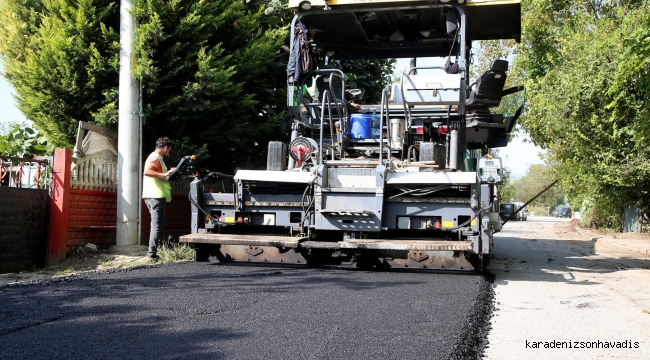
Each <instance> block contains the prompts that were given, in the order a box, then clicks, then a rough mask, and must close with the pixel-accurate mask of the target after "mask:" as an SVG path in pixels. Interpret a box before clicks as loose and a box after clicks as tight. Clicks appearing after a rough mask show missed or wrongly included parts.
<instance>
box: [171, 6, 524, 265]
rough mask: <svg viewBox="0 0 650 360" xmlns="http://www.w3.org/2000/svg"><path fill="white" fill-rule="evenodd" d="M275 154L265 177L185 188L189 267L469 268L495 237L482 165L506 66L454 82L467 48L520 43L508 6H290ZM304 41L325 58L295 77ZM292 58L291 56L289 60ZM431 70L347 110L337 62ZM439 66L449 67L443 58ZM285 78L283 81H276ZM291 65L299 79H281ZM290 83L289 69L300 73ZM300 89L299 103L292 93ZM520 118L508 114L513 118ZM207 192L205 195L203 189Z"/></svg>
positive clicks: (463, 69) (500, 142) (493, 192)
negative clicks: (287, 118)
mask: <svg viewBox="0 0 650 360" xmlns="http://www.w3.org/2000/svg"><path fill="white" fill-rule="evenodd" d="M289 6H290V7H291V8H292V9H294V10H295V12H296V15H295V17H294V19H293V23H292V24H291V26H292V30H293V31H291V54H292V59H291V60H290V63H293V65H290V68H291V69H290V71H289V78H288V88H287V89H288V101H287V105H288V108H289V111H290V113H291V114H292V115H293V116H294V124H293V131H292V135H291V141H290V143H288V144H287V143H282V142H271V143H269V152H268V159H267V169H266V170H239V171H237V172H236V173H235V175H234V176H232V179H231V180H228V182H227V185H223V184H222V185H218V184H213V185H208V183H209V182H210V181H214V180H221V181H223V179H219V178H223V177H224V176H223V175H222V174H219V173H210V174H208V175H206V176H204V177H202V178H198V177H197V178H196V179H195V180H194V181H193V182H192V185H191V191H190V200H191V201H192V204H193V205H192V233H191V234H189V235H186V236H182V237H181V239H180V241H181V242H184V243H188V244H190V245H191V246H193V247H194V248H195V250H196V258H197V260H208V259H210V260H213V261H219V262H225V261H251V262H275V263H294V264H306V263H312V264H356V265H357V266H359V267H363V268H395V267H398V268H403V267H408V268H427V269H448V270H482V269H484V268H485V266H486V264H487V261H488V259H489V256H490V254H491V251H492V236H493V234H494V233H495V232H496V231H499V230H500V225H501V223H500V219H499V205H498V200H497V197H498V196H497V186H498V185H499V184H501V182H502V180H503V168H502V163H501V160H500V159H499V158H498V157H492V156H490V155H489V153H488V150H489V149H491V148H498V147H503V146H506V145H507V144H508V139H509V137H510V134H511V132H512V131H513V128H514V125H515V122H516V121H517V117H518V116H519V114H520V113H521V107H519V108H518V109H517V111H514V112H513V114H512V115H506V114H499V113H497V111H496V110H495V109H496V108H497V107H498V106H499V104H500V103H501V100H502V98H504V97H505V96H507V95H510V94H514V93H516V92H519V91H522V90H523V88H522V87H514V88H509V89H505V88H504V86H505V80H506V77H507V72H508V62H507V61H506V60H503V59H495V60H494V61H493V62H492V64H491V66H490V68H489V70H488V71H487V72H486V73H485V74H483V75H482V76H480V77H479V78H478V79H476V81H475V82H470V78H469V66H470V59H471V56H470V53H471V49H472V47H471V45H472V41H474V40H487V39H514V40H516V41H519V38H520V34H521V25H520V24H521V6H520V1H519V0H466V1H462V0H451V1H449V0H447V1H442V0H438V1H408V0H402V1H396V0H393V1H380V0H377V1H371V0H366V1H360V0H330V1H327V0H312V1H300V0H291V1H289ZM311 44H313V46H315V47H316V48H317V49H318V51H319V54H322V55H324V58H325V60H324V61H322V62H321V63H320V64H319V65H318V66H315V65H313V63H312V64H310V62H312V60H313V59H310V58H309V56H310V51H311V50H310V49H309V46H310V45H311ZM297 47H298V48H297ZM430 57H437V58H442V59H444V58H447V59H449V60H450V61H449V62H448V63H447V66H440V67H419V66H417V65H416V66H413V67H412V68H411V69H409V70H408V72H407V73H404V74H402V75H401V78H400V79H399V81H398V82H397V83H396V84H393V85H392V86H389V87H387V88H386V89H384V91H383V93H382V96H381V102H379V103H376V104H365V105H360V106H359V105H356V104H355V101H356V102H359V101H358V99H359V97H360V96H362V94H363V91H361V90H357V89H347V88H346V86H345V79H346V74H345V73H344V72H343V71H342V70H341V69H340V68H338V67H337V63H339V62H340V61H345V60H355V59H386V58H413V59H417V58H430ZM452 59H453V61H452ZM292 66H293V68H292ZM295 67H302V68H301V69H299V71H297V72H296V71H294V70H295ZM300 70H302V72H301V71H300ZM309 83H311V84H312V88H311V91H309V90H306V88H307V84H309ZM522 106H523V105H522ZM217 189H219V190H217Z"/></svg>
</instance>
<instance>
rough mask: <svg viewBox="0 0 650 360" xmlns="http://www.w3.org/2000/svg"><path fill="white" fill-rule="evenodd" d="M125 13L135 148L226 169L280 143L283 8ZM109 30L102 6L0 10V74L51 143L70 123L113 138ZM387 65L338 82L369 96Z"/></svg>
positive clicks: (111, 7) (1, 4) (205, 6)
mask: <svg viewBox="0 0 650 360" xmlns="http://www.w3.org/2000/svg"><path fill="white" fill-rule="evenodd" d="M134 14H135V16H136V19H137V21H138V24H139V27H138V29H137V33H136V42H135V46H134V47H135V49H134V50H135V52H136V54H137V55H138V61H137V67H136V69H135V72H134V76H135V77H137V78H138V79H140V80H141V82H142V86H143V89H144V90H143V100H144V104H145V107H144V109H143V115H144V119H145V120H144V132H143V137H144V145H145V147H149V146H152V144H153V143H154V141H155V139H156V138H158V137H160V136H169V137H171V138H173V139H175V140H177V141H178V144H177V146H176V148H177V149H181V148H182V149H183V151H188V152H189V151H199V152H202V153H204V154H207V153H209V154H210V155H211V157H210V161H208V162H207V163H204V165H205V166H209V167H211V168H213V169H219V170H222V171H230V170H232V169H233V168H234V167H236V166H239V165H242V164H244V165H245V164H249V165H251V166H252V165H256V164H258V163H260V162H264V159H265V153H266V143H267V141H269V140H272V139H273V140H287V139H288V134H289V131H290V125H291V122H290V119H289V116H288V115H287V113H286V111H285V104H286V84H285V82H286V80H285V79H286V63H287V58H288V54H287V50H288V36H287V35H288V26H287V25H288V24H290V20H291V18H292V14H291V11H290V10H289V9H287V8H286V0H252V1H248V2H244V1H241V0H223V1H215V2H208V1H198V0H187V1H180V0H165V1H153V0H138V1H136V4H135V8H134ZM118 29H119V13H118V6H117V4H116V3H115V2H111V1H107V0H77V1H68V0H46V1H43V2H41V1H36V0H0V32H1V34H0V60H1V61H3V63H4V67H5V74H3V75H4V76H5V78H7V79H8V80H9V82H10V83H12V84H13V85H14V87H15V89H16V93H17V100H18V104H19V108H20V109H21V110H22V112H23V113H24V114H25V115H26V117H27V118H28V119H29V120H31V121H33V122H34V124H35V126H36V127H37V128H38V129H39V130H40V131H41V133H42V134H43V135H45V136H46V137H47V138H48V139H50V141H51V143H52V144H54V145H56V146H62V147H68V148H71V147H72V146H73V143H74V138H75V135H76V129H77V122H78V121H88V122H91V123H95V124H98V125H102V126H105V127H107V128H111V129H113V130H115V129H116V128H117V119H118V116H117V114H118V112H117V111H118V103H117V99H118V96H117V90H118V66H119V58H118V54H119V36H118ZM389 63H390V60H387V61H384V62H379V63H376V64H371V65H370V66H369V68H368V66H366V65H358V64H357V65H350V69H351V72H352V74H353V75H352V76H353V77H351V78H350V79H351V80H350V81H351V82H355V85H358V86H359V87H366V91H367V93H368V94H370V97H373V96H375V94H377V93H378V94H381V88H382V87H383V86H384V85H385V83H384V80H383V78H382V74H385V73H386V66H387V64H389ZM364 66H365V68H364ZM360 68H363V69H364V71H363V72H358V73H355V71H357V70H359V69H360ZM376 96H377V98H378V96H379V95H376ZM206 156H207V155H206ZM206 156H204V157H203V158H204V159H205V157H206Z"/></svg>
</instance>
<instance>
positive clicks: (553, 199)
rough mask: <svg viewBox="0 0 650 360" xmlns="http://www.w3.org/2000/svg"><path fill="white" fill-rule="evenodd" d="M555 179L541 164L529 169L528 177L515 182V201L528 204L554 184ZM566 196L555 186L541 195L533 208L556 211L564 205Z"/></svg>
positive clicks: (533, 203) (534, 202) (525, 176)
mask: <svg viewBox="0 0 650 360" xmlns="http://www.w3.org/2000/svg"><path fill="white" fill-rule="evenodd" d="M553 181H555V180H554V178H553V175H552V174H551V173H550V171H549V168H548V167H547V166H545V165H541V164H533V165H531V166H530V167H529V168H528V171H527V172H526V175H524V176H522V177H521V178H519V179H517V180H515V181H513V183H512V185H513V187H514V188H515V194H514V199H515V201H520V202H524V203H525V202H528V201H529V200H530V199H532V198H533V197H535V196H536V195H537V194H539V193H540V192H541V191H542V190H544V188H546V187H547V186H549V185H551V184H552V183H553ZM564 198H565V194H564V192H563V191H562V190H561V189H560V188H559V187H557V186H553V187H551V188H550V189H548V190H547V191H546V192H544V193H543V194H542V195H540V196H539V197H538V198H537V199H535V201H533V202H532V203H531V206H541V207H543V208H547V207H550V208H551V209H555V208H556V207H557V206H558V205H561V204H564Z"/></svg>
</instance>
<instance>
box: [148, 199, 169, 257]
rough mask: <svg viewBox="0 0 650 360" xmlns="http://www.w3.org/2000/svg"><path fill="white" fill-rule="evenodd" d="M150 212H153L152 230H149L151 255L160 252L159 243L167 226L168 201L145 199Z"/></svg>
mask: <svg viewBox="0 0 650 360" xmlns="http://www.w3.org/2000/svg"><path fill="white" fill-rule="evenodd" d="M144 202H145V203H146V204H147V208H148V209H149V214H151V230H149V256H154V255H156V253H157V252H158V245H160V244H161V242H162V233H163V228H164V227H165V205H166V204H167V201H166V200H165V198H162V199H145V200H144Z"/></svg>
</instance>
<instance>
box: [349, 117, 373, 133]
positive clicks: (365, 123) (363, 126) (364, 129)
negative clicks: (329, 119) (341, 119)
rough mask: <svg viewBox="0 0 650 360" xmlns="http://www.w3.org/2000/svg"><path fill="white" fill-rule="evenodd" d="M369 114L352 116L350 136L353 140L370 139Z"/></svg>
mask: <svg viewBox="0 0 650 360" xmlns="http://www.w3.org/2000/svg"><path fill="white" fill-rule="evenodd" d="M370 118H371V115H370V114H352V119H351V121H350V136H351V137H352V138H353V139H370V136H371V133H370Z"/></svg>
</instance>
